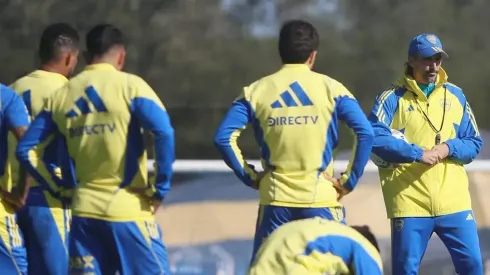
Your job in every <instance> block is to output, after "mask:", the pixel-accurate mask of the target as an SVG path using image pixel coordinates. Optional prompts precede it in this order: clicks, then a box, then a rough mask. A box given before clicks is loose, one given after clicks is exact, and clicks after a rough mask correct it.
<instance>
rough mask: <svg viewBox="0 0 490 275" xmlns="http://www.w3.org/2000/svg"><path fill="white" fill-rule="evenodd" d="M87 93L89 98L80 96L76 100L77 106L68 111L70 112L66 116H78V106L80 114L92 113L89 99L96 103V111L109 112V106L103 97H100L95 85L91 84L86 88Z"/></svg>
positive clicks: (93, 103)
mask: <svg viewBox="0 0 490 275" xmlns="http://www.w3.org/2000/svg"><path fill="white" fill-rule="evenodd" d="M85 95H86V96H87V98H88V100H87V99H85V98H84V97H83V96H81V97H80V98H78V99H77V101H75V106H76V107H74V108H72V109H71V110H70V111H68V113H66V114H65V117H67V118H72V117H77V116H78V113H77V111H76V110H75V108H78V110H79V111H80V115H86V114H90V113H92V110H91V109H90V106H89V101H90V102H91V103H92V105H94V108H95V110H96V112H98V113H100V112H107V108H106V107H105V104H104V102H103V101H102V98H100V96H99V94H98V93H97V91H96V90H95V89H94V87H92V86H90V87H88V88H87V89H85Z"/></svg>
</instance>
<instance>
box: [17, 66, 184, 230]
mask: <svg viewBox="0 0 490 275" xmlns="http://www.w3.org/2000/svg"><path fill="white" fill-rule="evenodd" d="M143 129H147V130H149V131H150V132H151V133H152V134H153V135H154V138H155V161H156V168H155V179H154V181H153V182H148V179H147V177H148V175H147V174H148V171H147V155H146V150H145V147H144V141H143ZM52 135H59V136H61V137H62V140H63V146H62V149H63V150H64V151H66V152H67V153H68V154H67V155H68V156H69V159H67V160H66V162H65V163H63V165H64V166H62V167H61V170H62V177H63V181H64V182H68V183H65V184H73V185H76V186H77V187H76V189H75V191H74V193H73V197H72V198H73V199H72V214H73V215H74V216H81V217H88V218H96V219H104V220H109V221H127V220H145V219H153V214H152V211H153V209H152V207H151V199H156V200H163V198H164V197H165V194H166V193H167V192H168V191H169V189H170V179H171V175H172V163H173V161H174V158H175V156H174V134H173V128H172V126H171V124H170V119H169V117H168V114H167V113H166V111H165V108H164V106H163V104H162V103H161V101H160V99H159V98H158V96H157V95H156V93H155V92H154V91H153V90H152V89H151V87H150V86H149V85H148V84H147V83H146V82H145V81H144V80H142V79H141V78H139V77H137V76H135V75H132V74H129V73H125V72H120V71H117V70H116V69H115V68H114V67H113V66H112V65H110V64H95V65H90V66H87V67H86V69H85V70H84V71H83V72H81V73H80V74H79V75H77V76H75V77H74V78H72V79H71V80H70V81H69V83H68V84H67V85H65V86H64V87H63V88H61V89H59V90H58V91H57V92H56V93H54V94H53V95H52V96H51V97H50V98H49V99H48V100H47V102H46V105H45V109H44V110H43V111H42V112H41V113H40V114H39V115H38V116H37V117H36V119H35V120H34V121H33V122H32V124H31V127H29V130H28V131H27V132H26V134H25V136H24V138H22V139H21V141H20V142H19V145H18V146H17V151H16V154H17V158H18V159H19V162H20V164H21V165H23V166H25V167H26V168H27V169H28V170H29V172H30V173H31V174H32V175H33V176H34V177H35V178H36V179H37V180H38V181H42V182H44V183H45V184H47V185H48V184H50V182H51V185H53V184H52V179H51V178H48V177H43V174H42V173H40V172H39V171H41V170H42V169H45V168H43V166H44V164H43V163H42V162H40V161H38V159H37V156H36V154H35V153H34V150H35V148H36V146H38V144H40V143H42V142H43V141H45V140H46V139H48V138H49V137H50V136H52ZM138 188H139V189H145V190H147V192H146V194H141V193H139V192H133V191H131V189H133V190H134V189H138Z"/></svg>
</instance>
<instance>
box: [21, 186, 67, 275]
mask: <svg viewBox="0 0 490 275" xmlns="http://www.w3.org/2000/svg"><path fill="white" fill-rule="evenodd" d="M17 222H18V224H19V227H20V229H21V230H22V233H23V234H24V239H25V246H26V249H27V260H28V262H29V266H28V274H29V275H43V274H50V275H65V274H66V273H67V272H68V240H69V231H70V210H69V206H68V205H66V204H63V203H62V202H60V201H58V200H56V199H54V198H53V197H51V195H49V194H48V192H46V191H43V190H42V189H40V188H35V187H34V188H31V190H30V191H29V196H28V198H27V202H26V206H25V207H23V208H22V209H21V210H20V211H19V212H18V214H17Z"/></svg>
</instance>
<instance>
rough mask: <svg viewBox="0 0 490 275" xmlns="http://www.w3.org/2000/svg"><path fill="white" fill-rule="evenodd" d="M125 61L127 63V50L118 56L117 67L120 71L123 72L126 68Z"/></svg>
mask: <svg viewBox="0 0 490 275" xmlns="http://www.w3.org/2000/svg"><path fill="white" fill-rule="evenodd" d="M125 61H126V50H125V49H123V50H121V51H120V52H119V54H118V56H117V65H118V67H119V69H120V70H122V68H123V67H124V63H125Z"/></svg>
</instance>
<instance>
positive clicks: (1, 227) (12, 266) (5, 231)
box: [0, 214, 27, 275]
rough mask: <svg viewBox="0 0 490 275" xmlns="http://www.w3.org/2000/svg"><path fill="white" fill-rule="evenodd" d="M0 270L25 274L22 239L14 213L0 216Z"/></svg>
mask: <svg viewBox="0 0 490 275" xmlns="http://www.w3.org/2000/svg"><path fill="white" fill-rule="evenodd" d="M0 271H1V274H5V275H11V274H12V275H18V274H22V275H25V274H27V255H26V250H25V248H24V239H23V236H22V233H21V231H20V230H19V227H18V226H17V221H16V217H15V214H4V215H2V217H0Z"/></svg>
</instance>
